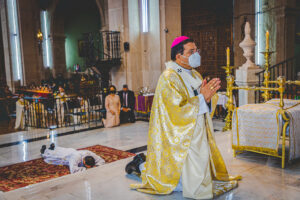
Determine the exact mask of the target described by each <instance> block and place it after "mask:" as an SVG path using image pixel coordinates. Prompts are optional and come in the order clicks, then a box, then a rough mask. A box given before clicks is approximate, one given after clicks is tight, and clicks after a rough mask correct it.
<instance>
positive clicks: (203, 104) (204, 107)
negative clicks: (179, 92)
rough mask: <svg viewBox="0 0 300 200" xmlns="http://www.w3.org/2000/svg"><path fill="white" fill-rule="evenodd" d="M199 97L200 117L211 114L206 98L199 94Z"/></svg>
mask: <svg viewBox="0 0 300 200" xmlns="http://www.w3.org/2000/svg"><path fill="white" fill-rule="evenodd" d="M197 97H198V98H199V102H200V104H199V112H198V115H202V114H204V113H207V112H210V109H209V107H208V106H207V103H206V101H205V99H204V96H203V95H202V94H198V96H197Z"/></svg>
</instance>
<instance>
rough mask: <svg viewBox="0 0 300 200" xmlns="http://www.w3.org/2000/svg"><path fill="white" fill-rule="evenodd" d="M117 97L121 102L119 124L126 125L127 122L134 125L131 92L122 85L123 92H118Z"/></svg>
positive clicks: (133, 99)
mask: <svg viewBox="0 0 300 200" xmlns="http://www.w3.org/2000/svg"><path fill="white" fill-rule="evenodd" d="M119 96H120V101H121V113H120V120H121V123H126V122H128V121H130V122H131V123H134V122H135V116H134V104H135V98H134V93H133V92H132V91H131V90H128V86H127V85H123V90H122V91H120V92H119Z"/></svg>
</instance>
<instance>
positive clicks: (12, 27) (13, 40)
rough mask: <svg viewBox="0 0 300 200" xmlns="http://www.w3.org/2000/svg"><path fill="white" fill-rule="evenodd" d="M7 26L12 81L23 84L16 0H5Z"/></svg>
mask: <svg viewBox="0 0 300 200" xmlns="http://www.w3.org/2000/svg"><path fill="white" fill-rule="evenodd" d="M7 15H8V27H9V36H10V51H11V52H10V53H11V62H12V69H13V79H14V81H20V83H21V84H23V67H22V56H21V48H20V33H19V22H18V9H17V4H16V0H7Z"/></svg>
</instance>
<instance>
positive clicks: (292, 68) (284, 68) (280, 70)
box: [255, 55, 300, 103]
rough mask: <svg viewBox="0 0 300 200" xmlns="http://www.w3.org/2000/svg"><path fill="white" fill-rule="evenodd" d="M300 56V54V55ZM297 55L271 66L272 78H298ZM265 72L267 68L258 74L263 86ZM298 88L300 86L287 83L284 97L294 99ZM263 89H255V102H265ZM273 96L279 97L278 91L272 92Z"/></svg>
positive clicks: (259, 81) (260, 83)
mask: <svg viewBox="0 0 300 200" xmlns="http://www.w3.org/2000/svg"><path fill="white" fill-rule="evenodd" d="M299 56H300V55H299ZM298 70H299V69H297V57H296V56H295V57H293V58H289V59H287V60H285V61H282V62H280V63H278V64H275V65H273V66H271V67H270V68H269V72H270V80H276V79H277V77H279V76H284V77H285V78H286V80H291V81H294V80H297V71H298ZM264 72H265V70H262V71H260V72H258V73H256V75H257V76H258V85H257V86H258V87H261V86H263V82H264ZM270 87H276V85H275V84H274V83H273V84H270ZM297 90H299V86H296V85H287V86H286V90H285V93H284V98H287V99H294V98H295V97H296V96H297ZM262 93H263V92H262V91H255V103H261V102H263V98H262V95H261V94H262ZM271 95H272V98H279V93H278V92H275V91H273V92H271Z"/></svg>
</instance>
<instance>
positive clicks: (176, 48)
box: [171, 39, 194, 61]
mask: <svg viewBox="0 0 300 200" xmlns="http://www.w3.org/2000/svg"><path fill="white" fill-rule="evenodd" d="M189 42H194V40H193V39H186V40H183V41H182V42H180V43H178V44H177V45H175V46H174V47H172V49H171V60H173V61H175V60H176V55H177V54H179V53H180V54H181V55H182V54H183V51H184V47H183V46H184V45H185V44H187V43H189Z"/></svg>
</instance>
